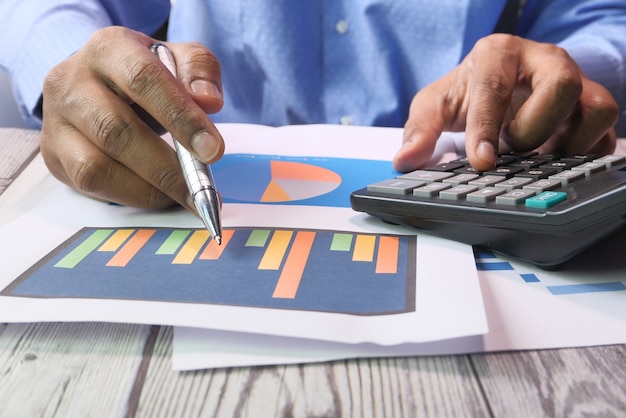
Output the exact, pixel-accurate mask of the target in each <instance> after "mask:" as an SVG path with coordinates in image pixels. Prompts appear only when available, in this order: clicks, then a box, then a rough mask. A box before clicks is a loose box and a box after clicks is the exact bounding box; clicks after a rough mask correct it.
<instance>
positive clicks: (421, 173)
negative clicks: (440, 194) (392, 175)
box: [398, 170, 454, 183]
mask: <svg viewBox="0 0 626 418" xmlns="http://www.w3.org/2000/svg"><path fill="white" fill-rule="evenodd" d="M453 175H454V174H452V173H448V172H445V171H426V170H415V171H411V172H410V173H406V174H403V175H401V176H398V178H399V179H406V180H423V181H425V182H426V183H432V182H434V181H440V180H443V179H447V178H448V177H452V176H453Z"/></svg>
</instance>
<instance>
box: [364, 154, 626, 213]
mask: <svg viewBox="0 0 626 418" xmlns="http://www.w3.org/2000/svg"><path fill="white" fill-rule="evenodd" d="M624 160H625V158H624V156H620V155H606V156H602V157H600V156H596V155H576V156H571V157H563V158H559V157H557V156H555V155H528V154H526V155H523V156H522V155H519V156H518V155H515V154H507V155H502V156H500V157H499V158H498V161H497V164H498V165H497V166H496V167H495V168H494V169H492V170H489V171H486V172H479V171H477V170H475V169H474V168H472V167H471V166H470V165H469V162H468V160H467V158H460V159H457V160H454V161H450V162H447V163H442V164H438V165H436V166H433V167H430V168H426V169H421V170H415V171H413V172H410V173H406V174H402V175H400V176H398V177H397V178H395V179H387V180H384V181H381V182H378V183H374V184H370V185H369V186H368V187H367V190H368V191H369V192H376V193H383V194H394V195H406V196H411V195H412V196H415V197H417V198H425V199H442V200H445V201H456V202H469V203H470V204H478V205H481V204H487V203H489V202H495V204H496V205H498V206H502V207H518V206H525V207H527V208H533V209H542V210H545V209H548V208H550V207H552V206H553V205H556V204H557V203H560V202H562V201H564V200H566V199H567V190H566V189H567V186H568V185H571V184H572V183H573V182H576V181H582V180H584V179H586V178H590V177H591V176H593V175H594V174H595V173H598V172H601V171H604V170H607V169H610V168H611V167H613V166H615V165H616V164H620V163H622V162H624Z"/></svg>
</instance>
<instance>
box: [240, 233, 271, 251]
mask: <svg viewBox="0 0 626 418" xmlns="http://www.w3.org/2000/svg"><path fill="white" fill-rule="evenodd" d="M269 236H270V230H269V229H255V230H253V231H252V232H251V233H250V236H249V237H248V240H247V241H246V247H261V248H263V247H265V244H266V243H267V239H268V238H269Z"/></svg>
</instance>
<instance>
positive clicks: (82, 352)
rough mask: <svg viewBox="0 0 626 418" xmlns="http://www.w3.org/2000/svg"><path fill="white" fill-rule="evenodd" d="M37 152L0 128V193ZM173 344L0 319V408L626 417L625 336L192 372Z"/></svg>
mask: <svg viewBox="0 0 626 418" xmlns="http://www.w3.org/2000/svg"><path fill="white" fill-rule="evenodd" d="M625 142H626V141H625ZM624 145H626V144H621V145H620V151H621V152H624V151H626V146H624ZM36 153H37V133H36V132H33V131H24V130H16V129H6V128H4V129H1V128H0V192H2V191H4V190H5V189H6V187H8V185H9V184H10V183H11V182H12V181H13V180H14V179H15V178H16V177H17V175H18V174H19V172H20V171H21V169H22V168H23V167H24V166H25V165H26V164H27V162H28V161H30V160H31V159H32V157H33V156H34V155H35V154H36ZM0 239H2V237H0ZM0 309H1V307H0ZM171 351H172V328H171V327H163V326H149V325H122V324H106V323H49V324H46V323H34V324H0V416H1V417H12V418H14V417H39V416H45V417H68V416H77V417H88V416H97V417H100V416H105V417H108V416H111V417H135V416H141V417H158V416H162V417H187V416H191V417H197V416H207V417H212V416H220V417H240V416H249V417H291V416H294V417H313V416H314V417H339V416H342V417H343V416H346V417H347V416H355V417H369V416H372V417H394V416H402V417H411V416H432V417H524V418H528V417H576V416H589V417H591V416H602V417H623V416H626V346H625V345H616V346H604V347H590V348H575V349H561V350H541V351H526V352H503V353H493V354H473V355H459V356H435V357H411V358H382V359H378V358H376V359H363V360H347V361H336V362H330V363H321V364H307V365H293V366H273V367H246V368H231V369H219V370H205V371H196V372H174V371H172V370H171V363H170V357H171Z"/></svg>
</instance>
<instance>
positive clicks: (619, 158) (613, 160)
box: [593, 155, 626, 168]
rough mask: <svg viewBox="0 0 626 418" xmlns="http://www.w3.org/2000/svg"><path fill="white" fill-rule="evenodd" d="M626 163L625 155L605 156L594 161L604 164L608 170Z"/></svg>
mask: <svg viewBox="0 0 626 418" xmlns="http://www.w3.org/2000/svg"><path fill="white" fill-rule="evenodd" d="M624 161H626V157H624V156H623V155H605V156H604V157H600V158H597V159H595V160H593V162H594V163H602V164H604V165H605V166H606V168H611V167H613V166H615V165H617V164H620V163H623V162H624Z"/></svg>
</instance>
